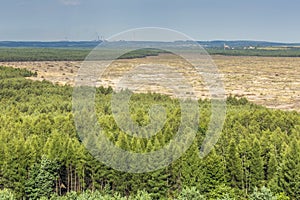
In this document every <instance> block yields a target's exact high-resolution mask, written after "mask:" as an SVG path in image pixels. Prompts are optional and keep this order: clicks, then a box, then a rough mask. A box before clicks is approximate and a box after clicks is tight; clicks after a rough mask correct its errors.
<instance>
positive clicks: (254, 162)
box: [250, 139, 264, 189]
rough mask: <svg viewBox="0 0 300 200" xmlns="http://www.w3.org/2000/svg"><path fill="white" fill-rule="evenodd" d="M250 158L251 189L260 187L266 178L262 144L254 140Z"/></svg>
mask: <svg viewBox="0 0 300 200" xmlns="http://www.w3.org/2000/svg"><path fill="white" fill-rule="evenodd" d="M250 155H251V158H250V181H251V183H250V184H251V185H250V189H251V188H254V187H260V186H261V183H262V181H263V178H264V171H263V166H264V165H263V159H262V157H261V149H260V143H259V141H258V140H257V139H254V142H253V146H252V150H251V154H250Z"/></svg>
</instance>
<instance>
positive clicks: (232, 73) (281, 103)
mask: <svg viewBox="0 0 300 200" xmlns="http://www.w3.org/2000/svg"><path fill="white" fill-rule="evenodd" d="M212 59H213V61H214V63H215V65H216V66H217V67H218V70H219V73H220V77H221V78H222V80H223V84H224V87H225V90H226V94H227V95H230V94H232V95H237V96H240V97H247V99H249V100H250V101H251V102H254V103H256V104H259V105H264V106H266V107H269V108H277V109H283V110H296V111H300V58H283V57H247V56H245V57H240V56H239V57H235V56H213V57H212ZM198 62H202V61H201V60H198ZM107 63H109V62H108V61H103V63H102V64H103V65H107ZM81 64H82V62H64V61H60V62H8V63H3V62H2V63H1V62H0V65H3V66H12V67H17V68H27V69H29V70H31V71H36V72H37V73H38V77H36V78H30V79H33V80H43V79H46V80H49V81H51V82H53V83H57V84H69V85H74V80H75V77H76V76H77V73H78V71H79V69H80V67H81ZM154 64H155V65H156V67H155V68H154V69H156V71H155V70H153V73H154V74H155V73H156V76H153V75H154V74H152V75H151V73H150V72H149V66H151V65H152V67H153V65H154ZM160 65H165V66H166V65H167V66H169V67H170V68H176V67H177V71H178V72H179V73H181V74H183V75H184V76H185V77H186V78H187V80H189V82H190V83H191V85H192V86H193V87H194V88H195V94H196V95H197V96H198V97H199V98H206V97H209V93H208V89H207V87H205V83H204V81H203V80H202V79H201V78H200V79H199V76H196V75H195V74H194V73H196V72H195V71H193V68H192V67H191V66H190V65H189V64H188V63H187V62H185V61H184V60H182V59H179V58H173V57H170V55H160V56H158V57H147V58H140V59H130V60H120V61H117V62H114V63H113V64H111V65H110V67H109V70H106V71H105V72H104V74H103V76H102V77H101V78H100V79H99V80H96V82H97V85H104V86H108V85H111V86H112V87H116V85H117V84H118V82H119V81H120V80H122V77H123V76H124V75H126V74H127V73H128V72H129V71H132V70H134V69H136V66H142V67H141V68H140V70H139V71H138V73H140V75H137V76H133V75H134V73H135V72H134V71H133V73H132V74H131V75H132V78H134V77H135V80H139V81H138V82H141V81H143V79H145V78H147V77H148V78H149V77H152V78H151V81H150V84H149V85H144V86H143V87H142V88H139V90H140V91H141V92H160V93H164V94H169V93H170V91H168V90H166V89H164V88H162V87H160V86H158V85H156V84H153V81H155V80H157V81H158V82H159V81H162V82H168V84H170V83H171V85H175V86H176V85H177V86H178V87H180V84H182V83H181V81H180V80H178V79H176V77H175V78H174V75H172V73H169V72H168V70H159V68H158V67H157V66H160ZM147 66H148V67H147ZM157 70H158V71H159V72H157ZM142 73H144V74H146V75H142Z"/></svg>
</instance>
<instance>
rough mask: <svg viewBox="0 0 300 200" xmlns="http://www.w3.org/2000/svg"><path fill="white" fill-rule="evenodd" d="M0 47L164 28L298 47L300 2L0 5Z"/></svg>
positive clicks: (137, 0) (70, 0)
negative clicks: (5, 43) (7, 43)
mask: <svg viewBox="0 0 300 200" xmlns="http://www.w3.org/2000/svg"><path fill="white" fill-rule="evenodd" d="M0 5H1V7H0V41H3V40H42V41H53V40H54V41H57V40H65V39H68V40H94V39H97V34H99V35H100V36H104V38H108V37H110V36H111V35H114V34H117V33H119V32H121V31H125V30H128V29H132V28H139V27H149V26H151V27H152V26H155V27H163V28H169V29H174V30H177V31H180V32H183V33H185V34H187V35H189V36H191V37H192V38H194V39H196V40H219V39H225V40H265V41H278V42H300V12H299V9H300V1H299V0H247V1H246V0H1V4H0Z"/></svg>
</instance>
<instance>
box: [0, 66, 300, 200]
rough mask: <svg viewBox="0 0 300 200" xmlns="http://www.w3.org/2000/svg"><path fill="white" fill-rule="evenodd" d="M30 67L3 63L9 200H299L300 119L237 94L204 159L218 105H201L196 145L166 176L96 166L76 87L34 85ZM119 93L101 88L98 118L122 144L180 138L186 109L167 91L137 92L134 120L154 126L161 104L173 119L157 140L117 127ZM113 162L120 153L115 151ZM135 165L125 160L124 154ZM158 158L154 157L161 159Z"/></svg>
mask: <svg viewBox="0 0 300 200" xmlns="http://www.w3.org/2000/svg"><path fill="white" fill-rule="evenodd" d="M34 75H35V74H33V73H32V72H30V71H27V70H25V69H13V68H8V67H0V103H1V106H0V109H1V110H0V111H1V115H0V118H1V120H0V146H1V149H0V151H1V153H0V188H1V190H0V199H66V200H67V199H68V200H69V199H70V200H71V199H223V200H225V199H257V200H260V199H299V198H300V115H299V113H297V112H286V111H280V110H271V109H267V108H264V107H262V106H257V105H254V104H252V103H249V102H248V101H247V100H246V99H244V98H241V99H237V98H235V97H229V98H228V99H227V104H228V108H227V109H228V110H227V117H226V122H225V126H224V128H223V131H222V136H221V138H220V140H219V141H218V143H217V145H216V146H215V148H214V149H213V151H211V152H210V154H209V155H208V156H207V157H205V158H204V159H200V158H199V157H198V153H199V147H200V145H201V143H202V141H203V138H204V136H205V132H206V130H207V126H208V122H209V120H210V101H208V100H199V105H200V107H199V109H200V113H201V120H200V123H199V127H198V132H197V139H196V140H195V141H194V143H193V145H192V146H191V147H190V148H189V150H188V151H187V152H186V153H185V154H184V155H183V156H182V157H181V158H180V159H178V160H177V161H176V162H174V163H172V164H171V165H169V166H168V167H166V168H163V169H161V170H158V171H155V172H151V173H144V174H131V173H124V172H119V171H116V170H114V169H111V168H109V167H107V166H105V165H104V164H102V163H100V162H98V161H97V160H95V159H94V158H93V157H92V156H91V155H90V153H89V152H88V151H87V150H86V149H85V148H84V146H83V145H82V144H81V143H80V140H79V138H78V134H77V132H76V129H75V126H74V121H73V114H72V87H70V86H59V85H54V84H52V83H50V82H47V81H42V82H39V81H36V82H34V81H31V80H26V79H25V77H28V76H34ZM112 92H113V91H112V89H111V88H102V87H100V88H97V94H96V109H97V114H98V115H99V117H98V121H99V123H100V124H101V126H102V127H104V129H105V132H106V134H107V137H108V138H109V139H110V140H111V141H112V142H113V143H114V144H115V145H117V146H119V147H121V148H123V149H128V150H131V151H134V152H147V151H152V150H156V149H160V148H161V147H162V146H164V145H165V144H166V143H167V142H168V141H169V140H170V139H171V138H172V136H173V133H174V132H176V130H177V128H178V124H179V123H180V107H179V104H178V101H177V100H176V99H171V98H169V97H167V96H164V95H160V94H134V95H133V97H132V99H131V101H130V104H131V105H130V106H131V112H132V115H131V117H132V119H133V120H134V121H136V123H138V124H139V125H146V124H147V123H149V116H148V113H147V112H148V111H147V109H148V108H149V106H151V105H152V104H153V103H161V104H162V105H164V106H165V108H166V110H167V122H166V124H165V126H164V127H163V129H162V130H161V131H160V132H159V133H158V134H157V135H156V136H153V137H152V138H151V139H149V140H146V139H141V138H139V139H137V138H134V137H129V136H128V135H127V134H125V133H124V132H122V131H121V130H120V129H119V128H118V126H117V125H116V123H115V121H114V119H113V116H112V111H111V107H110V98H111V94H112ZM112 156H113V155H112ZM124 159H126V158H124ZM153 162H155V160H154V161H153Z"/></svg>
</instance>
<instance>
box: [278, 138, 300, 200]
mask: <svg viewBox="0 0 300 200" xmlns="http://www.w3.org/2000/svg"><path fill="white" fill-rule="evenodd" d="M280 187H282V188H283V189H284V191H285V193H286V194H287V195H288V196H290V197H292V198H295V199H298V198H300V145H299V142H298V141H297V139H296V138H295V137H294V138H293V139H292V141H291V143H290V144H289V146H288V148H287V150H286V152H285V156H284V160H283V163H282V170H281V174H280Z"/></svg>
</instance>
